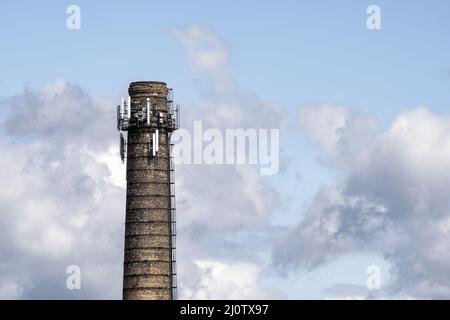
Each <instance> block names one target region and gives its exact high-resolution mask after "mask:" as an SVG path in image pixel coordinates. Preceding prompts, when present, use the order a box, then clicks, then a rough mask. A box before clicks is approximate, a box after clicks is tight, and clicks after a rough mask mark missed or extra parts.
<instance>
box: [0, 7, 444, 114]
mask: <svg viewBox="0 0 450 320" xmlns="http://www.w3.org/2000/svg"><path fill="white" fill-rule="evenodd" d="M71 3H72V2H67V1H59V2H58V4H55V3H52V2H50V1H43V2H39V3H30V2H29V1H6V2H4V4H3V6H2V10H1V12H0V14H1V22H0V37H1V39H2V41H1V44H0V45H1V49H2V58H3V59H2V60H1V62H0V70H1V74H2V75H3V76H2V79H1V81H2V82H1V87H0V88H1V92H2V95H8V94H11V93H15V92H18V91H19V90H21V88H22V86H23V85H24V83H28V84H30V85H31V86H39V85H42V84H45V83H48V82H49V81H52V79H55V78H57V77H64V78H65V79H67V80H69V81H73V82H75V83H81V84H83V87H85V88H86V89H87V90H89V92H91V93H92V94H98V95H108V96H109V95H110V94H111V92H119V91H120V90H123V89H122V88H124V87H125V86H126V84H127V82H129V81H130V80H133V79H138V78H142V79H149V78H151V79H165V80H166V81H167V82H168V83H170V84H171V85H172V86H173V87H176V88H177V95H178V97H179V99H180V100H181V102H187V103H189V102H192V101H196V100H195V99H196V96H195V93H194V92H195V90H193V87H192V81H191V80H192V76H191V74H190V73H189V66H188V64H187V63H186V60H185V58H184V57H183V54H182V52H181V50H180V49H179V47H178V44H177V43H176V42H175V41H174V40H173V37H172V36H171V34H170V33H169V32H168V30H169V29H170V28H173V27H179V26H185V25H190V24H201V25H205V26H208V27H211V28H213V29H214V30H215V31H216V32H217V33H218V34H219V35H220V36H221V37H222V38H223V39H224V40H225V41H226V42H227V43H228V45H229V46H230V48H231V52H232V66H233V71H234V73H235V75H236V78H237V79H238V80H239V82H240V83H241V85H242V86H243V87H244V88H247V89H248V90H251V91H253V92H256V93H257V94H259V95H261V96H263V97H264V98H268V99H272V100H274V101H277V102H279V103H282V104H283V105H284V106H286V107H292V106H295V105H297V104H298V103H302V102H309V101H322V100H333V101H337V102H339V103H342V104H345V105H349V106H356V107H361V108H363V109H364V110H370V111H371V112H375V113H376V114H377V115H379V116H380V118H388V119H389V118H390V116H392V114H394V113H395V112H396V111H397V110H399V109H404V108H409V107H413V106H417V105H427V106H428V107H429V108H431V109H433V110H436V111H437V112H443V111H445V107H446V105H447V102H448V95H447V94H446V90H447V89H448V86H449V84H450V76H449V68H450V67H449V65H448V58H447V57H448V56H449V51H450V48H449V44H448V41H447V39H448V38H449V34H448V33H449V32H450V22H449V20H448V16H447V13H448V10H446V9H448V8H449V6H450V5H449V4H448V2H446V1H433V2H432V3H427V2H425V1H415V2H411V1H395V2H393V1H377V4H378V5H379V6H380V7H381V8H382V28H383V29H382V31H381V32H369V31H368V30H367V29H366V26H365V19H366V14H365V10H366V8H367V6H368V5H369V4H372V2H371V1H357V2H355V1H339V2H333V1H283V2H281V3H278V2H268V1H267V2H261V1H239V2H238V1H226V2H225V1H223V2H217V1H215V2H210V1H190V2H189V3H186V2H182V1H179V2H176V1H169V2H157V1H132V2H130V3H128V2H121V1H117V2H110V1H109V2H108V1H78V2H77V4H78V5H79V6H80V7H81V8H82V30H80V31H75V32H74V31H69V30H67V29H66V28H65V20H66V17H67V15H66V14H65V8H66V7H67V5H69V4H71ZM144 59H145V61H146V65H145V67H144V68H142V66H141V65H140V64H141V62H142V61H143V60H144ZM151 59H154V61H152V60H151ZM117 95H119V93H118V94H117ZM386 97H389V99H386Z"/></svg>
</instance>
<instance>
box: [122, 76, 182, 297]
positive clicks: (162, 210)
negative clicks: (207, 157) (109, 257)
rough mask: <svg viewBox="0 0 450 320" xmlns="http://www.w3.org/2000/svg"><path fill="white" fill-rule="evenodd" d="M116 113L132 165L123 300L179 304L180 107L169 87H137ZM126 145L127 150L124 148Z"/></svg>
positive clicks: (151, 83) (129, 167)
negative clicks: (176, 135)
mask: <svg viewBox="0 0 450 320" xmlns="http://www.w3.org/2000/svg"><path fill="white" fill-rule="evenodd" d="M128 93H129V98H128V99H122V101H123V102H122V105H121V106H120V107H118V108H117V110H118V111H117V121H118V128H119V130H121V131H127V132H128V137H127V141H126V142H125V140H124V139H123V138H121V147H120V150H121V157H122V160H124V158H125V157H126V160H127V197H126V222H125V255H124V280H123V299H124V300H170V299H176V265H175V192H174V190H175V188H174V175H173V174H174V171H173V163H172V159H171V144H170V136H171V133H172V132H173V131H174V130H176V129H177V128H178V107H177V108H176V110H175V109H174V108H173V105H172V103H173V102H172V90H171V89H169V88H167V85H166V84H165V83H164V82H154V81H145V82H133V83H131V84H130V87H129V89H128ZM125 145H126V146H125Z"/></svg>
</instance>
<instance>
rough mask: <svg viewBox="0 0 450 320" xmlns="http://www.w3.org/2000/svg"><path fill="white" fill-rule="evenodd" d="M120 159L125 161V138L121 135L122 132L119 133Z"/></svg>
mask: <svg viewBox="0 0 450 320" xmlns="http://www.w3.org/2000/svg"><path fill="white" fill-rule="evenodd" d="M120 159H121V160H122V163H124V161H125V139H124V137H123V134H122V133H121V134H120Z"/></svg>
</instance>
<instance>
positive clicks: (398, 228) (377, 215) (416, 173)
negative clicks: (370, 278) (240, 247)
mask: <svg viewBox="0 0 450 320" xmlns="http://www.w3.org/2000/svg"><path fill="white" fill-rule="evenodd" d="M299 114H300V123H302V124H303V128H304V129H305V130H306V131H307V133H308V134H309V135H310V136H311V138H312V139H313V140H314V141H316V142H318V143H319V144H320V145H321V146H322V148H323V149H322V150H323V152H322V156H321V157H322V159H323V161H324V162H323V163H326V164H328V165H332V166H333V167H334V168H337V169H338V172H339V173H340V175H339V177H338V178H337V179H336V181H335V182H334V183H332V184H330V185H328V186H324V187H323V188H321V190H320V191H319V192H318V193H317V194H316V196H315V197H314V199H313V200H312V202H311V205H310V207H309V209H308V214H307V217H306V218H305V219H304V220H303V221H301V223H299V225H297V226H296V227H295V228H293V230H291V232H290V234H289V235H288V236H286V237H285V239H284V240H282V241H280V244H279V246H278V247H277V249H276V251H275V254H274V262H275V263H276V264H277V265H278V266H279V267H280V268H281V269H282V270H284V271H293V270H296V269H297V268H301V269H307V270H313V269H315V268H317V267H319V266H321V265H323V264H326V263H327V262H329V261H331V260H333V259H336V258H337V257H339V256H341V255H345V254H350V253H361V252H366V253H377V254H381V255H383V256H384V257H385V258H386V259H387V260H388V261H389V262H390V263H391V264H392V270H391V272H392V273H393V283H392V284H391V286H390V287H389V290H390V293H391V294H403V295H404V296H408V297H414V298H435V299H440V298H448V297H449V296H450V273H448V268H449V266H450V250H449V249H450V241H449V239H450V238H449V236H450V228H449V225H450V224H449V221H450V202H449V201H448V194H447V193H448V192H447V190H449V189H450V171H449V169H450V168H449V167H450V129H449V128H450V126H449V125H450V118H449V117H442V116H438V115H435V114H433V113H432V112H431V111H429V110H428V109H426V108H424V107H422V108H417V109H415V110H411V111H407V112H402V113H400V114H398V115H397V117H396V118H395V119H394V120H393V121H392V123H391V124H390V126H389V127H388V128H387V129H385V130H382V129H380V128H379V127H378V126H377V125H376V121H374V119H373V117H370V116H365V115H362V114H360V113H358V112H355V111H353V110H350V109H348V108H344V107H341V106H337V105H334V104H319V105H312V106H303V107H301V108H300V110H299Z"/></svg>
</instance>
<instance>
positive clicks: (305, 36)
mask: <svg viewBox="0 0 450 320" xmlns="http://www.w3.org/2000/svg"><path fill="white" fill-rule="evenodd" d="M70 4H76V5H79V6H80V8H81V15H82V16H81V23H82V28H81V30H68V29H67V28H66V19H67V16H68V15H67V14H66V12H65V11H66V8H67V6H68V5H70ZM371 4H376V5H378V6H380V8H381V14H382V16H381V19H382V20H381V23H382V29H381V30H380V31H370V30H368V29H367V28H366V18H367V14H366V9H367V7H368V6H369V5H371ZM449 10H450V3H449V2H448V1H445V0H442V1H437V0H436V1H431V2H430V1H401V0H398V1H381V0H377V1H361V0H359V1H350V0H344V1H324V0H316V1H298V0H297V1H221V2H218V1H189V2H187V1H164V2H162V1H81V0H80V1H58V2H57V3H56V2H54V1H39V2H30V1H23V0H18V1H8V0H6V1H3V3H2V6H1V8H0V39H1V41H0V52H1V59H0V98H7V97H10V96H13V95H16V94H20V93H21V92H22V90H23V88H24V87H30V88H34V89H38V88H40V87H42V86H45V85H47V84H49V83H52V82H53V81H54V80H55V79H58V78H63V79H65V80H66V81H68V82H70V83H74V84H77V85H79V86H81V87H82V88H83V90H85V91H86V92H87V93H88V94H89V95H91V96H94V97H102V98H107V99H115V100H116V101H118V99H119V97H120V96H122V95H125V94H126V89H127V87H128V83H129V82H131V81H135V80H162V81H165V82H167V83H168V84H169V85H170V86H171V87H173V88H174V93H175V98H176V100H177V102H178V103H180V104H181V105H183V107H184V108H185V109H184V110H186V111H184V112H188V110H189V108H191V107H193V106H195V105H197V104H198V103H200V102H201V101H202V100H203V99H204V97H202V94H201V92H200V91H199V86H198V83H199V81H202V79H201V75H199V74H198V73H196V72H195V70H194V68H193V65H192V63H191V61H189V59H188V58H187V57H186V55H185V53H184V51H183V48H182V46H181V45H180V43H179V42H178V41H177V40H176V39H175V37H174V35H173V33H172V32H170V30H172V29H173V28H183V27H186V26H190V25H198V26H202V27H204V28H207V29H208V30H212V31H213V32H214V33H215V34H217V35H218V36H219V37H220V39H221V41H223V42H224V43H225V44H226V45H227V47H228V49H229V51H230V53H231V60H230V66H231V70H232V73H233V76H234V78H235V79H236V80H237V82H238V83H239V85H240V87H241V88H242V90H244V91H245V92H248V93H251V94H255V95H257V96H258V97H259V98H260V99H261V100H264V101H269V102H273V103H275V104H278V105H280V106H282V107H283V108H284V109H285V110H286V112H287V113H288V114H289V117H290V121H291V122H292V123H293V124H294V123H296V119H297V117H298V114H297V113H298V106H300V105H308V104H315V103H321V102H334V103H336V104H338V105H342V106H345V107H347V108H350V109H351V110H359V111H360V113H361V114H363V115H364V114H370V115H373V116H374V117H376V118H377V119H378V120H379V121H380V124H381V127H380V128H381V129H382V128H386V127H388V126H389V124H390V122H391V121H392V120H393V118H394V117H395V115H396V114H398V113H401V112H403V111H405V110H410V109H414V108H416V107H419V106H425V107H427V109H428V110H430V111H432V112H434V113H435V114H437V115H447V114H448V111H447V110H448V106H449V105H450V94H449V88H450V59H449V57H450V42H449V40H448V39H450V19H449V17H448V13H449ZM111 107H112V108H111V110H112V112H113V110H114V108H113V106H111ZM294 126H295V125H294ZM282 141H283V145H282V148H283V150H284V156H285V157H287V158H289V159H290V161H291V164H292V163H293V165H291V166H290V167H289V168H287V169H286V171H285V172H282V173H281V174H280V175H278V176H276V177H273V178H268V179H267V183H269V184H271V185H272V186H274V188H275V189H276V190H277V191H278V192H280V193H281V194H282V196H281V200H282V205H281V207H280V208H279V209H278V210H277V211H276V213H275V215H274V217H273V223H274V224H275V225H289V224H290V223H297V222H298V221H299V220H301V219H302V217H303V212H304V211H305V210H306V209H305V208H307V207H308V206H309V203H310V202H311V201H312V198H313V196H314V195H315V194H316V192H317V191H318V190H319V188H320V187H321V186H323V185H324V184H327V183H329V182H330V181H332V180H333V179H334V178H335V177H336V176H339V175H340V174H341V173H340V172H338V171H335V170H334V169H333V168H331V169H330V168H329V167H326V166H323V165H321V164H320V163H318V161H317V159H318V157H319V154H320V151H319V148H318V146H317V145H315V144H313V143H311V142H310V141H309V140H308V139H307V137H306V136H305V135H303V134H302V133H299V132H297V131H296V130H293V131H292V132H291V133H290V134H288V135H286V136H284V137H282ZM296 172H298V173H299V175H300V177H301V178H300V179H297V178H296V177H295V173H296ZM349 259H350V260H349ZM374 261H375V262H374ZM370 263H378V264H384V263H385V262H383V260H382V259H381V258H380V255H370V254H369V255H365V254H362V255H355V256H354V259H353V260H352V259H351V258H348V257H344V258H342V260H341V261H338V262H337V263H334V264H332V265H330V266H327V267H326V268H325V269H321V271H320V270H319V271H317V273H314V274H312V275H309V276H298V278H297V282H294V283H295V285H293V284H292V282H291V281H289V280H282V278H279V277H278V276H272V275H271V276H268V277H267V278H266V279H265V280H264V282H265V283H268V284H271V285H274V284H277V283H278V284H280V283H283V284H282V286H283V290H285V291H286V292H287V293H288V294H289V295H290V296H291V297H294V298H295V297H307V296H308V294H309V295H313V296H319V297H320V296H321V290H322V289H323V288H326V287H327V286H329V285H330V283H341V282H349V283H356V284H360V285H364V281H365V274H364V273H362V274H358V273H357V270H359V269H361V268H365V266H366V265H368V264H370ZM330 273H333V274H337V275H338V276H336V278H333V276H330ZM327 274H328V275H327ZM310 277H312V278H310ZM324 277H325V280H323V279H324ZM308 279H309V280H308ZM311 279H312V280H311ZM283 281H285V282H283ZM305 288H307V289H305ZM306 291H308V293H306Z"/></svg>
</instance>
